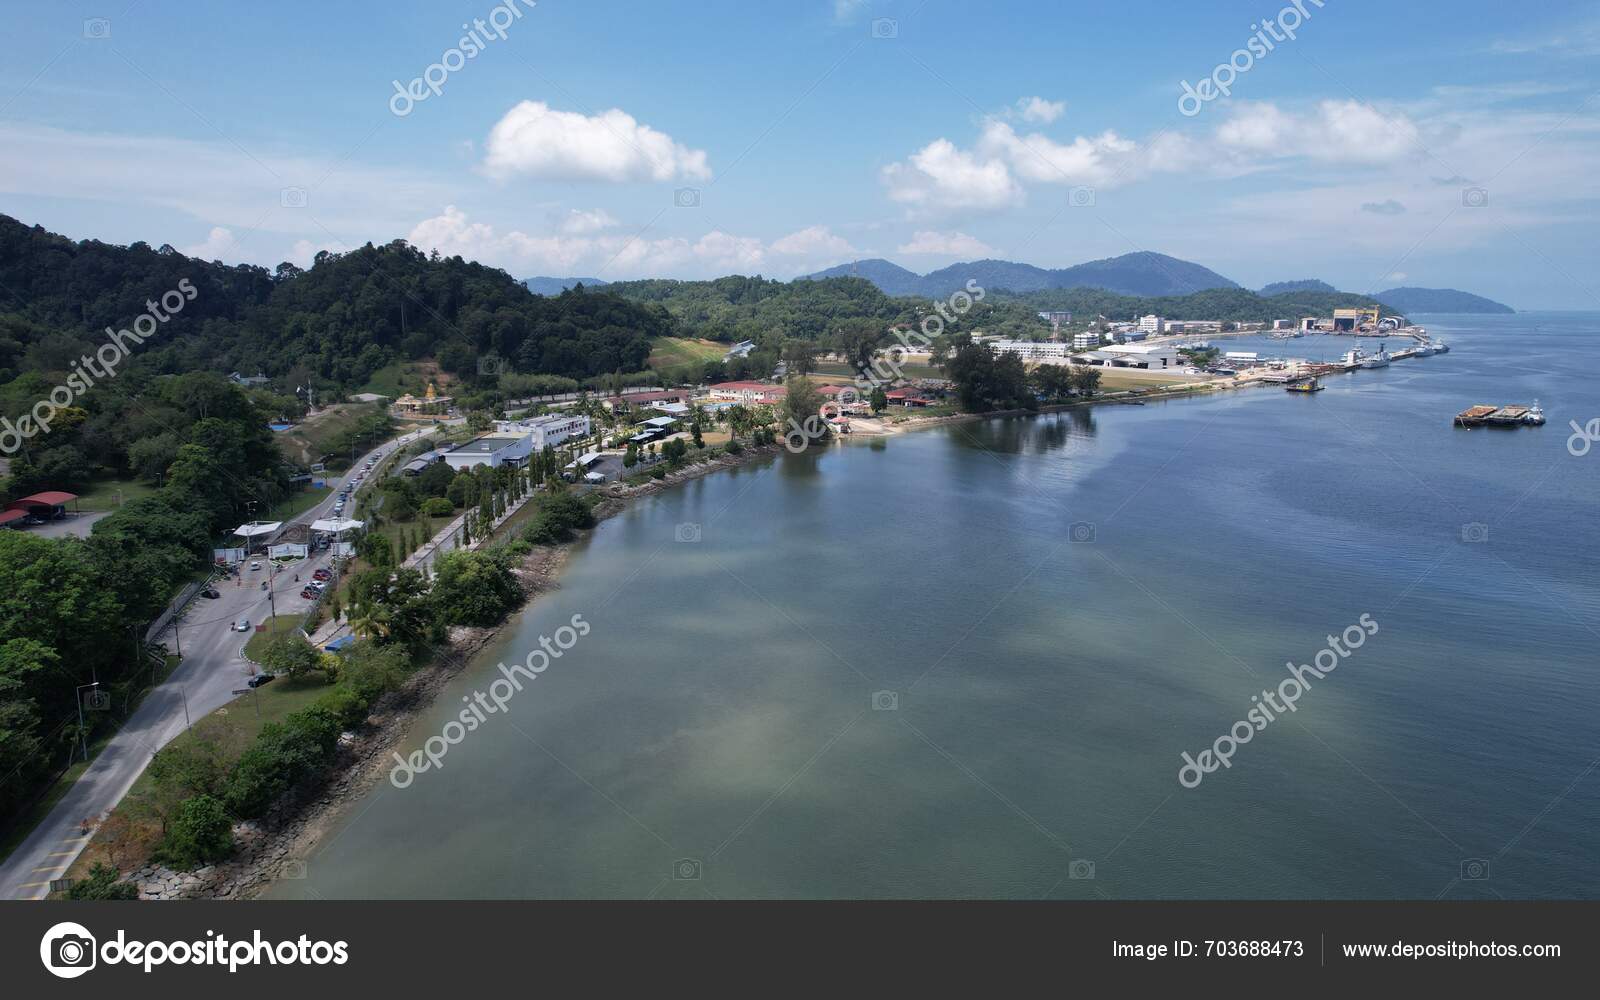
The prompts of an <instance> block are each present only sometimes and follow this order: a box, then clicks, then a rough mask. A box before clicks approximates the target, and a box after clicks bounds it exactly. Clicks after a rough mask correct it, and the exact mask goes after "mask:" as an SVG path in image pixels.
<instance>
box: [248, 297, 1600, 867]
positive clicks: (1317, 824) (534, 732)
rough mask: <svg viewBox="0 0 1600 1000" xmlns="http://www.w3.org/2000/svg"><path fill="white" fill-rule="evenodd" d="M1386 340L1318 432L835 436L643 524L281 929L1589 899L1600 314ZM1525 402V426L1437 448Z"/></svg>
mask: <svg viewBox="0 0 1600 1000" xmlns="http://www.w3.org/2000/svg"><path fill="white" fill-rule="evenodd" d="M1422 322H1424V323H1425V325H1427V326H1428V327H1429V328H1430V329H1431V330H1432V331H1434V332H1436V333H1439V334H1442V335H1443V336H1444V337H1445V338H1446V339H1447V340H1448V341H1449V342H1450V344H1451V345H1452V352H1451V353H1450V354H1447V355H1443V356H1438V357H1432V358H1424V359H1415V360H1410V361H1405V362H1399V363H1397V364H1395V365H1394V366H1392V367H1390V368H1389V369H1386V370H1382V371H1371V372H1361V373H1358V374H1355V375H1351V376H1341V377H1334V378H1331V379H1329V380H1327V382H1326V384H1327V386H1328V388H1327V390H1326V391H1324V392H1321V393H1318V394H1316V395H1314V396H1295V395H1291V394H1288V393H1284V392H1281V391H1278V390H1276V389H1257V390H1251V391H1248V392H1242V393H1236V394H1230V395H1227V396H1221V397H1216V398H1208V399H1196V400H1184V401H1178V402H1169V403H1161V404H1152V405H1148V406H1101V407H1096V408H1094V409H1093V410H1092V411H1087V412H1078V413H1071V414H1062V415H1055V416H1046V417H1038V418H1031V419H1013V420H996V421H990V422H986V423H975V424H969V425H963V426H957V427H948V428H943V429H938V430H930V431H923V432H918V433H911V434H904V435H900V436H896V437H894V438H891V439H888V440H878V441H864V440H863V441H858V442H852V443H849V444H844V445H839V446H834V447H831V448H828V449H826V450H824V451H822V452H821V453H814V454H809V455H805V456H785V457H783V458H780V459H775V460H772V461H770V462H768V463H766V464H761V465H753V466H747V467H745V468H741V469H738V470H735V471H731V472H727V473H721V474H717V475H713V476H709V477H706V478H703V479H699V480H696V481H694V482H692V483H689V484H687V485H685V486H683V487H681V488H678V489H675V490H672V491H670V492H667V493H665V494H663V495H660V496H658V497H656V498H654V499H651V500H647V501H645V502H642V503H639V504H636V505H634V506H633V507H632V508H630V509H629V510H628V511H627V512H626V513H624V514H622V515H621V516H619V517H617V518H615V519H613V520H611V521H608V522H606V523H605V524H604V525H603V526H602V527H601V528H600V529H599V530H598V531H597V532H595V534H594V536H593V538H592V540H591V541H589V542H588V543H587V544H586V545H585V546H583V547H582V548H581V549H580V550H579V551H578V552H576V553H575V554H574V556H573V558H572V561H571V563H570V565H569V568H568V570H567V572H566V574H565V576H564V578H563V581H562V587H561V589H560V590H559V591H557V592H555V593H554V594H552V595H550V596H548V597H546V598H544V599H542V600H541V601H539V602H537V604H536V605H535V606H533V607H532V608H530V609H529V610H528V611H527V612H526V613H524V614H523V615H521V616H520V617H519V618H518V619H517V620H516V621H515V622H514V623H513V624H512V625H511V626H510V627H508V628H507V629H506V630H505V631H504V633H503V641H502V642H500V643H499V644H498V645H497V646H495V647H494V648H492V649H490V650H489V651H488V652H487V654H486V655H485V656H483V657H482V659H481V661H480V662H479V664H478V665H477V666H476V667H474V668H472V669H469V670H468V671H466V672H465V674H464V675H463V676H462V677H461V678H460V679H459V680H458V682H457V683H455V684H454V685H453V686H452V687H451V689H450V690H448V691H447V692H446V693H445V694H444V695H442V696H441V697H440V699H439V700H438V702H437V704H436V706H435V708H434V709H433V710H431V711H428V712H425V713H423V714H422V716H421V717H420V718H419V720H418V721H417V723H416V725H415V726H414V728H413V731H412V735H411V737H410V738H409V740H408V741H407V743H406V744H405V745H404V746H403V747H402V749H403V750H406V751H409V750H412V749H415V748H417V747H419V746H421V745H422V743H423V741H424V740H425V739H426V738H427V737H428V736H430V735H432V734H436V733H439V732H440V728H441V726H443V725H444V723H445V722H447V721H449V720H450V719H451V718H453V717H454V716H455V715H456V713H457V712H458V711H459V710H460V708H461V703H460V699H461V697H462V696H464V695H468V694H470V693H471V692H472V691H474V690H486V689H487V687H488V685H489V683H490V682H491V681H492V680H493V679H494V678H495V677H497V676H499V674H498V671H497V670H496V668H495V665H496V663H497V661H499V660H502V659H504V660H505V661H506V662H512V661H514V660H521V659H522V658H523V657H524V656H525V655H526V653H527V651H528V650H529V649H531V648H534V646H535V645H536V644H537V641H538V637H539V636H540V635H541V634H542V635H547V636H549V635H554V632H555V630H556V629H557V628H558V627H559V626H561V625H563V624H565V623H567V621H568V620H569V619H570V618H571V617H572V616H573V615H574V614H580V615H582V616H583V618H584V619H585V620H586V621H587V622H589V623H590V624H591V625H592V631H591V632H590V633H589V634H588V635H587V636H585V637H583V638H581V639H579V640H578V642H577V644H576V645H575V646H574V647H573V648H572V649H571V650H570V651H568V652H567V653H566V654H565V655H564V656H562V657H561V658H560V659H558V660H556V661H554V662H553V664H552V665H551V666H550V668H549V669H548V670H546V671H545V673H544V674H543V675H542V676H541V677H540V678H539V679H538V681H537V682H536V683H532V684H530V685H529V686H528V688H527V690H525V691H524V692H522V693H521V694H519V695H517V696H516V698H515V700H514V701H513V702H512V703H511V707H510V710H509V712H508V713H506V714H504V715H497V716H493V717H491V718H490V719H489V721H488V722H487V723H485V724H484V725H483V726H482V727H481V728H479V729H478V730H477V731H476V732H474V733H472V734H470V735H469V736H467V737H466V739H465V740H464V741H462V742H461V743H460V744H459V745H456V746H453V747H451V748H450V750H449V753H448V756H447V758H446V759H445V761H444V767H443V769H442V770H437V771H432V772H429V773H426V774H422V775H419V776H417V778H416V780H415V782H414V783H413V784H412V785H411V786H410V787H409V788H406V789H404V790H397V789H395V788H394V787H392V786H391V785H390V784H388V783H387V782H385V783H383V784H381V785H379V786H378V787H377V788H376V789H375V790H374V791H373V792H371V794H369V795H368V796H367V797H366V798H365V799H363V800H361V801H357V802H355V803H353V804H352V805H351V806H350V807H349V808H348V809H347V810H346V812H345V813H344V816H343V818H342V822H341V826H340V827H339V829H338V830H337V831H336V832H335V834H334V835H332V836H330V837H329V838H328V839H327V840H326V841H325V842H324V844H323V845H322V846H321V848H320V849H319V851H318V852H317V853H315V854H314V855H312V856H311V857H310V858H308V859H307V863H308V867H307V878H305V879H304V880H289V881H284V882H280V883H279V884H278V885H277V886H276V887H275V888H274V890H273V895H276V896H279V897H285V898H287V897H300V896H321V897H330V898H332V897H381V898H391V897H469V898H476V897H540V898H545V897H561V898H567V897H608V898H614V897H644V896H652V895H653V896H658V897H688V898H708V897H710V896H716V897H720V898H732V897H758V898H773V897H873V898H882V897H1051V898H1093V897H1102V896H1103V897H1111V898H1121V897H1134V898H1191V897H1225V898H1231V897H1311V898H1343V897H1362V898H1392V897H1403V898H1428V899H1431V898H1434V897H1436V896H1441V895H1442V896H1444V897H1446V898H1451V897H1455V898H1476V897H1485V898H1492V897H1494V896H1496V895H1498V896H1503V897H1507V898H1525V897H1585V898H1592V897H1596V896H1600V769H1597V768H1596V761H1597V758H1600V569H1597V557H1600V525H1597V519H1596V511H1597V508H1596V487H1597V486H1600V447H1596V448H1595V449H1594V450H1593V451H1592V452H1590V453H1589V454H1588V455H1586V456H1584V457H1581V458H1580V457H1574V456H1573V455H1571V454H1569V453H1568V449H1567V441H1568V438H1569V437H1570V436H1571V434H1572V430H1571V428H1570V427H1568V421H1569V420H1574V419H1575V420H1577V421H1578V422H1579V423H1580V424H1583V423H1586V422H1587V421H1589V420H1591V419H1593V418H1595V417H1600V383H1597V381H1596V374H1597V370H1600V315H1597V314H1577V313H1564V314H1557V313H1549V314H1538V313H1531V314H1521V315H1517V316H1503V317H1502V316H1494V317H1466V316H1432V317H1425V318H1423V319H1422ZM1218 343H1219V344H1225V343H1227V342H1225V341H1219V342H1218ZM1351 343H1352V342H1351V341H1350V340H1349V339H1347V338H1327V337H1321V338H1305V339H1302V340H1297V341H1289V342H1276V341H1272V342H1264V345H1263V349H1264V350H1265V349H1268V348H1270V349H1271V350H1272V353H1286V354H1290V355H1296V354H1298V355H1300V356H1319V354H1318V352H1317V351H1313V350H1312V349H1311V348H1310V347H1307V346H1304V345H1325V346H1326V347H1327V350H1326V351H1325V352H1323V353H1325V354H1327V355H1334V354H1338V353H1340V352H1341V351H1342V350H1344V349H1347V348H1348V346H1349V345H1350V344H1351ZM1390 346H1391V347H1392V348H1393V347H1398V346H1403V345H1401V344H1399V343H1393V344H1391V345H1390ZM1226 349H1229V350H1233V349H1243V350H1248V349H1251V348H1250V347H1248V346H1245V347H1233V346H1229V347H1227V348H1226ZM1535 398H1537V399H1538V400H1539V401H1540V402H1541V403H1542V404H1543V406H1544V408H1545V410H1546V412H1547V413H1548V415H1549V418H1550V422H1549V424H1548V425H1547V426H1545V427H1543V428H1539V429H1518V430H1507V431H1493V430H1473V431H1467V430H1458V429H1454V428H1452V427H1451V425H1450V418H1451V416H1452V415H1453V414H1455V413H1456V412H1457V411H1458V410H1460V409H1462V408H1464V407H1466V406H1468V405H1471V404H1474V403H1480V402H1482V403H1531V402H1533V401H1534V400H1535ZM1074 525H1077V526H1078V527H1076V528H1074ZM680 526H684V527H680ZM696 526H697V527H696ZM680 537H681V538H695V537H698V539H699V540H698V541H679V540H677V539H678V538H680ZM1075 539H1084V540H1075ZM1363 614H1367V615H1370V616H1371V617H1372V619H1373V620H1375V621H1376V623H1377V624H1378V632H1377V634H1376V635H1374V636H1372V637H1371V638H1370V639H1368V640H1366V642H1365V644H1364V645H1363V646H1362V647H1361V648H1360V649H1359V650H1356V651H1354V652H1353V653H1352V655H1351V656H1350V657H1349V658H1348V659H1346V660H1344V661H1342V663H1341V665H1340V666H1339V667H1338V668H1337V669H1336V670H1334V671H1332V672H1331V673H1329V674H1328V675H1327V676H1326V677H1324V678H1322V679H1321V680H1313V681H1312V682H1311V687H1310V688H1309V690H1307V691H1305V692H1304V693H1303V695H1301V697H1300V698H1299V700H1298V703H1297V705H1296V711H1294V712H1293V713H1290V714H1287V715H1284V716H1283V717H1282V718H1278V719H1276V720H1275V721H1273V722H1272V723H1270V724H1269V725H1267V727H1266V728H1265V729H1264V730H1261V731H1259V732H1254V733H1253V736H1252V738H1251V739H1250V741H1249V742H1248V743H1246V744H1243V745H1241V746H1239V747H1238V748H1237V752H1236V753H1235V754H1234V756H1233V759H1232V766H1231V768H1228V769H1221V770H1217V771H1216V772H1215V773H1211V774H1208V775H1205V777H1204V781H1203V782H1202V783H1201V784H1200V785H1199V787H1196V788H1193V789H1189V788H1185V787H1183V786H1182V785H1180V783H1179V780H1178V771H1179V767H1180V766H1182V764H1183V760H1182V758H1181V757H1180V754H1181V753H1182V752H1185V751H1187V752H1189V753H1191V754H1198V753H1199V752H1200V751H1201V750H1203V749H1205V748H1207V747H1209V746H1211V745H1212V744H1213V743H1214V741H1216V740H1217V738H1218V737H1219V736H1222V735H1223V734H1224V733H1225V732H1227V731H1228V730H1229V729H1230V728H1231V727H1232V726H1233V724H1234V723H1235V722H1236V721H1238V720H1241V719H1243V718H1245V715H1246V713H1247V712H1248V711H1249V710H1250V709H1251V708H1252V707H1253V702H1252V701H1251V698H1252V696H1253V695H1259V694H1260V693H1261V692H1262V690H1263V689H1264V688H1269V687H1270V688H1272V689H1273V690H1277V689H1278V686H1279V683H1280V682H1281V681H1282V680H1283V679H1284V678H1285V677H1287V676H1288V674H1287V673H1286V670H1285V662H1286V661H1289V660H1293V661H1294V662H1296V663H1307V662H1310V661H1311V659H1312V657H1313V656H1314V655H1315V654H1316V653H1317V651H1318V650H1319V649H1323V648H1325V647H1326V645H1327V641H1328V639H1327V637H1328V636H1329V634H1330V633H1333V634H1337V633H1340V632H1342V631H1343V630H1344V629H1345V627H1346V626H1349V625H1352V624H1354V623H1355V622H1356V621H1357V620H1358V619H1359V618H1360V617H1361V616H1362V615H1363ZM1464 863H1465V868H1464V867H1463V866H1464ZM1463 874H1466V875H1469V876H1478V875H1483V874H1486V875H1487V876H1488V877H1487V878H1477V877H1470V878H1463V877H1462V876H1463ZM1091 875H1092V877H1089V876H1091ZM675 876H676V877H675Z"/></svg>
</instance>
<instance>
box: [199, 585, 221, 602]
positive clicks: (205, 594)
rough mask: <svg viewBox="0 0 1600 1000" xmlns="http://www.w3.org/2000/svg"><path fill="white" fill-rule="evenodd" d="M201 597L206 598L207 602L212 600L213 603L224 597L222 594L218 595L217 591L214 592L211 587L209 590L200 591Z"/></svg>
mask: <svg viewBox="0 0 1600 1000" xmlns="http://www.w3.org/2000/svg"><path fill="white" fill-rule="evenodd" d="M200 596H201V597H204V598H206V599H207V600H212V601H214V600H216V599H217V598H219V597H221V596H222V595H221V594H219V593H217V592H216V591H215V590H213V589H212V588H210V587H207V588H206V589H204V590H202V591H200Z"/></svg>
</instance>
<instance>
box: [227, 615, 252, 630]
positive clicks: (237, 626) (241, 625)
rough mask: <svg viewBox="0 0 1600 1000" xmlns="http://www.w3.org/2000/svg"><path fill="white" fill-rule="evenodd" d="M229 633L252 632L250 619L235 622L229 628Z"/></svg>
mask: <svg viewBox="0 0 1600 1000" xmlns="http://www.w3.org/2000/svg"><path fill="white" fill-rule="evenodd" d="M228 631H230V632H248V631H250V619H248V618H241V619H239V620H238V621H236V622H234V623H233V624H232V625H229V626H228Z"/></svg>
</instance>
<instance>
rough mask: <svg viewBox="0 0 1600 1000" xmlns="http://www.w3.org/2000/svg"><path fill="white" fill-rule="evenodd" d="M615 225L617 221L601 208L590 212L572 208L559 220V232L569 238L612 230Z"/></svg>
mask: <svg viewBox="0 0 1600 1000" xmlns="http://www.w3.org/2000/svg"><path fill="white" fill-rule="evenodd" d="M616 225H617V220H616V219H614V218H612V216H611V213H610V212H607V211H606V210H605V209H603V208H597V209H595V210H593V211H591V212H583V211H579V210H578V209H576V208H574V209H572V210H571V211H569V212H568V213H567V215H566V218H564V219H562V220H561V231H562V232H563V233H566V234H568V235H569V236H577V235H582V234H584V233H598V232H600V231H601V230H603V229H612V228H614V227H615V226H616Z"/></svg>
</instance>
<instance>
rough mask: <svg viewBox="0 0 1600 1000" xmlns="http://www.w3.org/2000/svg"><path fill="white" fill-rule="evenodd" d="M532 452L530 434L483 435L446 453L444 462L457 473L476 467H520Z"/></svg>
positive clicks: (531, 437)
mask: <svg viewBox="0 0 1600 1000" xmlns="http://www.w3.org/2000/svg"><path fill="white" fill-rule="evenodd" d="M533 450H534V449H533V435H532V434H527V433H524V434H485V435H483V436H482V437H479V438H474V439H472V440H471V441H468V442H467V443H466V444H464V445H462V446H461V447H459V448H457V449H456V450H455V451H452V452H449V453H447V454H446V455H445V456H444V460H445V463H446V464H447V465H449V466H450V468H452V469H455V470H457V471H460V470H462V469H470V468H473V467H474V466H478V465H487V466H488V467H489V468H491V469H498V468H499V467H500V466H502V465H512V466H517V465H521V464H522V463H524V462H526V461H527V460H528V456H529V455H532V454H533Z"/></svg>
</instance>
